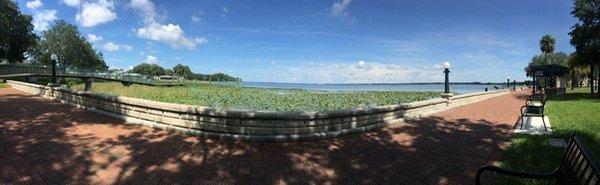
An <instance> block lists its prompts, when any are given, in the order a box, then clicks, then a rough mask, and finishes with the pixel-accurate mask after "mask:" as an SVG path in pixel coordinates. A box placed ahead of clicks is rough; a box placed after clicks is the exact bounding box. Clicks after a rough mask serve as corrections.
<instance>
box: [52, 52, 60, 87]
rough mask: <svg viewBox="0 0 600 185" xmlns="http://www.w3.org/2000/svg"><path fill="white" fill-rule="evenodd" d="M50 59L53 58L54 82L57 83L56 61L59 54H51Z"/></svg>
mask: <svg viewBox="0 0 600 185" xmlns="http://www.w3.org/2000/svg"><path fill="white" fill-rule="evenodd" d="M50 60H52V83H56V61H57V60H58V56H56V54H52V55H50Z"/></svg>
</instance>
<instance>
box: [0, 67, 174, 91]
mask: <svg viewBox="0 0 600 185" xmlns="http://www.w3.org/2000/svg"><path fill="white" fill-rule="evenodd" d="M16 74H31V75H51V74H52V68H51V67H50V66H44V65H25V64H1V65H0V76H2V75H16ZM56 74H57V76H59V77H75V78H96V79H102V80H113V81H120V82H129V83H136V84H145V85H157V86H159V85H181V84H183V83H184V79H183V78H175V79H173V80H162V79H160V78H159V77H156V76H150V75H142V74H136V73H128V72H125V71H109V70H104V71H102V70H89V69H81V68H79V69H78V68H67V69H63V68H57V69H56Z"/></svg>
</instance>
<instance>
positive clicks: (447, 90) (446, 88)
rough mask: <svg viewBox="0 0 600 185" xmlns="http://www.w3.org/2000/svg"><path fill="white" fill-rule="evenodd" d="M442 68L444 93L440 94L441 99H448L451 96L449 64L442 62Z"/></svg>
mask: <svg viewBox="0 0 600 185" xmlns="http://www.w3.org/2000/svg"><path fill="white" fill-rule="evenodd" d="M442 65H443V66H444V93H443V94H442V97H444V98H449V97H451V96H452V93H450V78H449V76H450V62H444V63H443V64H442Z"/></svg>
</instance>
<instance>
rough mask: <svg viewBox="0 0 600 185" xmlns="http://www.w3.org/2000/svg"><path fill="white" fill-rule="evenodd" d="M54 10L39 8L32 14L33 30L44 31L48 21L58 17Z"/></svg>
mask: <svg viewBox="0 0 600 185" xmlns="http://www.w3.org/2000/svg"><path fill="white" fill-rule="evenodd" d="M56 13H57V12H56V10H40V11H36V12H35V14H34V15H33V21H32V24H33V27H34V29H35V31H38V32H41V31H46V30H48V29H49V28H50V22H52V21H54V20H56V19H58V17H57V16H56Z"/></svg>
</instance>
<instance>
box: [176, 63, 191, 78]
mask: <svg viewBox="0 0 600 185" xmlns="http://www.w3.org/2000/svg"><path fill="white" fill-rule="evenodd" d="M173 74H174V75H177V76H180V77H184V78H186V79H191V78H193V76H194V73H192V70H190V67H189V66H186V65H183V64H177V65H175V66H174V67H173Z"/></svg>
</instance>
